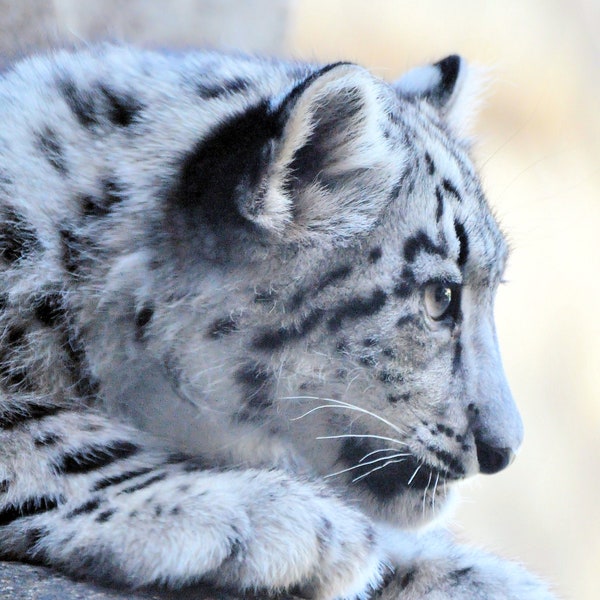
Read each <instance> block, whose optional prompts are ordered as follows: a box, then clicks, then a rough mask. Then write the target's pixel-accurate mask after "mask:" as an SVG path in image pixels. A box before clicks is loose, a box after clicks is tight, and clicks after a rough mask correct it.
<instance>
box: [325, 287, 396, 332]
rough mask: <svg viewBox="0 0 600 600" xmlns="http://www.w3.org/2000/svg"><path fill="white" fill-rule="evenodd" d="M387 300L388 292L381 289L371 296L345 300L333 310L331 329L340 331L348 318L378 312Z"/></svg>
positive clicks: (367, 315) (330, 321)
mask: <svg viewBox="0 0 600 600" xmlns="http://www.w3.org/2000/svg"><path fill="white" fill-rule="evenodd" d="M386 301H387V294H386V293H385V292H384V291H383V290H382V289H381V288H377V289H375V290H374V291H373V292H372V294H371V295H370V296H366V297H362V298H361V297H358V298H352V299H351V300H348V301H347V302H343V303H341V304H340V305H338V306H337V307H336V308H335V309H334V310H333V316H332V317H330V318H329V320H328V321H327V324H328V326H329V329H330V330H331V331H338V330H339V329H340V328H341V326H342V322H343V321H344V320H346V319H360V318H363V317H369V316H371V315H374V314H377V313H378V312H379V311H380V310H381V309H382V308H383V307H384V306H385V303H386Z"/></svg>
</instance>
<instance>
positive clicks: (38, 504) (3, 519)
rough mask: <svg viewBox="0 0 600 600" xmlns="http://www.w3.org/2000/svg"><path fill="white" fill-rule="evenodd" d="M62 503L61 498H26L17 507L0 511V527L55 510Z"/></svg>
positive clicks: (12, 506)
mask: <svg viewBox="0 0 600 600" xmlns="http://www.w3.org/2000/svg"><path fill="white" fill-rule="evenodd" d="M63 502H64V499H63V498H53V497H49V496H40V497H37V498H35V497H31V498H27V499H26V500H23V501H22V502H20V504H18V505H11V506H8V507H7V508H5V509H4V510H1V511H0V527H4V526H6V525H10V524H11V523H13V522H14V521H16V520H17V519H22V518H25V517H34V516H36V515H42V514H44V513H46V512H49V511H51V510H55V509H56V508H57V507H58V506H59V505H60V504H62V503H63Z"/></svg>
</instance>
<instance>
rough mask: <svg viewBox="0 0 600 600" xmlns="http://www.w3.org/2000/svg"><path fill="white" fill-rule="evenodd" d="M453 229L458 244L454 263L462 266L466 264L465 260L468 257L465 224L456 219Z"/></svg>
mask: <svg viewBox="0 0 600 600" xmlns="http://www.w3.org/2000/svg"><path fill="white" fill-rule="evenodd" d="M454 231H455V232H456V237H457V238H458V243H459V245H460V248H459V251H458V259H457V261H456V263H457V264H458V266H459V267H461V268H462V267H464V266H465V265H466V264H467V260H468V259H469V237H468V236H467V232H466V231H465V226H464V225H463V224H462V223H461V222H460V221H458V220H455V221H454Z"/></svg>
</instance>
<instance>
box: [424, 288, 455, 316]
mask: <svg viewBox="0 0 600 600" xmlns="http://www.w3.org/2000/svg"><path fill="white" fill-rule="evenodd" d="M455 293H456V292H455V290H454V289H453V288H452V287H451V286H449V285H448V284H445V283H430V284H429V285H427V286H426V287H425V290H424V294H423V302H424V304H425V310H426V311H427V314H428V315H429V316H430V317H431V318H432V319H433V320H434V321H441V320H442V319H443V318H444V317H446V316H448V314H449V313H450V308H451V307H452V301H453V299H454V298H453V296H454V294H455Z"/></svg>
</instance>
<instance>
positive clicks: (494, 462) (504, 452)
mask: <svg viewBox="0 0 600 600" xmlns="http://www.w3.org/2000/svg"><path fill="white" fill-rule="evenodd" d="M475 446H476V447H477V460H478V461H479V472H480V473H487V474H492V473H498V471H502V469H504V468H506V467H508V465H510V463H511V462H512V461H513V459H514V457H515V453H514V452H513V451H512V450H511V449H510V448H494V446H490V444H488V443H486V442H484V441H482V440H481V439H477V438H476V439H475Z"/></svg>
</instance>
